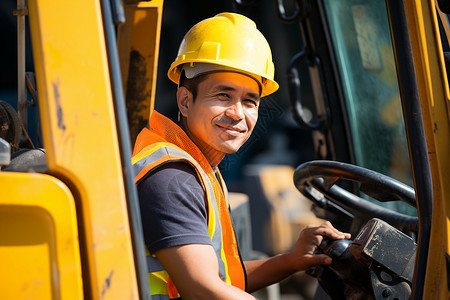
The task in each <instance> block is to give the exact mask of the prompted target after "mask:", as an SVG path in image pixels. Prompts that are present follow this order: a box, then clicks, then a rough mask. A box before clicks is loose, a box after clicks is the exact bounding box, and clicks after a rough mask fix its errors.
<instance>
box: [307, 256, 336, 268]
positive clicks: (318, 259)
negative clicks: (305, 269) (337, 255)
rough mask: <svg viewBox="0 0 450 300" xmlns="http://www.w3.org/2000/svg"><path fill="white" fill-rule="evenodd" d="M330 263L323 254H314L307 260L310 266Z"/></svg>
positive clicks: (328, 258)
mask: <svg viewBox="0 0 450 300" xmlns="http://www.w3.org/2000/svg"><path fill="white" fill-rule="evenodd" d="M332 262H333V260H332V259H331V257H329V256H327V255H325V254H316V255H313V256H311V258H310V259H309V263H310V264H311V265H330V264H331V263H332Z"/></svg>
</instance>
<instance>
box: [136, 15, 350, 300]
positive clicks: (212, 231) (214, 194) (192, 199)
mask: <svg viewBox="0 0 450 300" xmlns="http://www.w3.org/2000/svg"><path fill="white" fill-rule="evenodd" d="M273 75H274V67H273V63H272V55H271V51H270V48H269V45H268V44H267V41H266V40H265V38H264V37H263V35H262V34H261V33H260V32H259V31H258V30H257V29H256V25H255V23H254V22H253V21H251V20H250V19H248V18H246V17H244V16H242V15H239V14H233V13H222V14H219V15H217V16H215V17H213V18H209V19H206V20H204V21H202V22H200V23H198V24H197V25H195V26H194V27H193V28H191V30H190V31H189V32H188V33H187V34H186V36H185V37H184V39H183V41H182V43H181V45H180V49H179V51H178V57H177V58H176V60H175V62H174V63H173V64H172V65H171V68H170V70H169V72H168V76H169V78H170V79H171V80H173V81H174V82H175V83H177V84H178V86H179V88H178V91H177V95H176V96H177V105H178V109H179V116H180V118H179V124H178V125H179V126H177V125H176V124H175V123H173V122H172V121H170V120H169V119H167V118H165V117H164V116H162V115H160V114H159V113H158V112H156V111H155V112H153V114H152V117H151V119H150V122H149V126H148V128H144V129H143V130H142V132H141V133H140V134H139V136H138V138H137V140H136V145H135V149H134V153H133V159H132V161H133V166H134V168H135V170H136V174H137V176H136V182H137V184H138V193H139V197H140V203H141V213H142V222H143V227H144V238H145V242H146V246H147V248H148V250H149V255H148V257H147V258H148V269H149V282H150V291H151V293H152V295H158V296H157V298H156V299H177V298H180V297H182V298H183V299H254V298H253V296H252V295H251V294H249V293H251V292H253V291H256V290H258V289H260V288H263V287H265V286H267V285H270V284H272V283H275V282H278V281H280V280H282V279H283V278H285V277H287V276H289V275H291V274H293V273H294V272H297V271H300V270H305V269H307V268H309V267H311V266H314V265H317V264H330V263H331V258H329V257H327V256H325V255H314V254H313V252H314V250H315V249H316V247H317V246H318V245H319V244H320V242H321V240H322V238H323V236H328V237H331V238H333V239H342V238H349V237H350V236H349V234H344V233H342V232H340V231H338V230H336V229H335V228H333V226H332V225H331V224H330V223H328V222H327V223H325V224H323V225H322V226H319V227H308V228H307V229H305V230H304V231H302V233H301V234H300V237H299V240H298V242H297V243H296V245H295V247H294V249H293V250H292V252H290V253H286V254H283V255H279V256H276V257H271V258H268V259H264V260H257V261H249V262H243V261H242V260H241V258H240V255H239V249H238V247H237V243H236V237H235V235H234V231H233V228H232V224H231V220H230V215H229V204H228V199H227V191H226V186H225V183H224V181H223V179H222V177H221V175H220V172H219V170H218V169H217V165H218V164H219V163H220V161H221V160H222V159H223V157H224V156H225V155H226V154H229V153H234V152H236V151H237V150H238V149H239V147H240V146H241V145H242V144H243V143H244V142H245V141H246V140H247V139H248V138H249V137H250V134H251V132H252V130H253V128H254V126H255V124H256V120H257V118H258V108H259V105H260V102H261V101H264V100H261V97H262V96H267V95H269V94H271V93H273V92H275V91H276V90H277V89H278V84H277V83H276V82H275V81H274V80H273Z"/></svg>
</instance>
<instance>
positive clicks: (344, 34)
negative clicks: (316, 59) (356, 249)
mask: <svg viewBox="0 0 450 300" xmlns="http://www.w3.org/2000/svg"><path fill="white" fill-rule="evenodd" d="M323 3H324V8H325V14H326V18H327V20H328V26H329V30H330V34H331V38H332V43H333V47H334V52H335V53H334V55H335V58H336V61H337V65H338V69H339V75H340V80H341V84H342V87H343V91H344V97H345V106H346V109H347V113H348V120H349V125H350V132H351V135H352V140H353V148H354V153H355V160H356V164H358V165H360V166H362V167H365V168H368V169H371V170H374V171H377V172H380V173H383V174H385V175H387V176H390V177H392V178H395V179H397V180H399V181H401V182H403V183H406V184H408V185H410V186H413V180H412V174H411V166H410V160H409V152H408V145H407V141H406V133H405V127H404V122H403V116H402V107H401V100H400V93H399V88H398V81H397V74H396V68H395V60H394V55H393V49H392V43H391V36H390V29H389V21H388V17H387V11H386V6H385V3H384V1H378V0H363V1H361V0H359V1H335V0H325V1H323ZM383 206H386V207H389V208H391V209H394V210H396V211H400V212H403V213H408V214H414V213H415V210H414V209H412V208H411V207H409V206H407V205H404V203H400V202H392V203H383Z"/></svg>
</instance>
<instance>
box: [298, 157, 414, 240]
mask: <svg viewBox="0 0 450 300" xmlns="http://www.w3.org/2000/svg"><path fill="white" fill-rule="evenodd" d="M339 179H344V180H350V181H353V182H357V183H359V191H360V192H362V193H364V194H366V195H368V196H370V197H372V198H374V199H376V200H378V201H380V202H387V201H403V202H405V203H407V204H409V205H411V206H412V207H416V196H415V192H414V189H413V188H411V187H410V186H408V185H406V184H403V183H401V182H399V181H397V180H395V179H393V178H390V177H388V176H385V175H383V174H380V173H377V172H375V171H371V170H368V169H365V168H362V167H359V166H355V165H351V164H346V163H341V162H336V161H326V160H318V161H310V162H306V163H303V164H301V165H300V166H298V167H297V168H296V170H295V173H294V184H295V186H296V187H297V189H298V190H299V191H300V192H301V193H302V194H303V195H304V196H306V197H307V198H308V199H310V200H311V201H313V202H314V203H316V204H317V205H318V206H319V207H323V208H332V209H334V210H337V211H341V212H348V213H351V214H352V217H353V218H354V219H353V220H354V223H355V224H356V225H355V224H354V225H352V226H353V227H354V226H361V225H363V224H362V223H363V222H366V221H368V220H369V219H372V218H379V219H381V220H384V221H386V222H388V223H389V224H391V225H392V226H394V227H396V228H398V229H399V230H401V231H403V232H405V233H413V232H415V233H417V232H418V224H419V223H418V218H417V217H412V216H408V215H405V214H402V213H398V212H395V211H392V210H390V209H387V208H384V207H382V206H380V205H377V204H374V203H372V202H369V201H367V200H365V199H363V198H361V197H358V196H356V195H355V194H354V193H351V192H349V191H347V190H345V189H343V188H341V187H339V186H337V185H335V183H336V182H337V181H338V180H339ZM317 191H319V192H320V193H317ZM322 195H323V196H322ZM348 213H347V214H348ZM353 227H352V229H355V230H357V228H353Z"/></svg>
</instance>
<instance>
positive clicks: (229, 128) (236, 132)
mask: <svg viewBox="0 0 450 300" xmlns="http://www.w3.org/2000/svg"><path fill="white" fill-rule="evenodd" d="M216 125H217V127H219V128H220V129H222V130H224V131H225V132H226V133H227V134H229V135H233V136H238V135H240V134H242V133H244V132H245V131H246V130H245V129H240V128H238V127H232V126H224V125H221V124H216Z"/></svg>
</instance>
